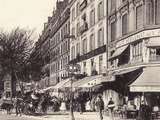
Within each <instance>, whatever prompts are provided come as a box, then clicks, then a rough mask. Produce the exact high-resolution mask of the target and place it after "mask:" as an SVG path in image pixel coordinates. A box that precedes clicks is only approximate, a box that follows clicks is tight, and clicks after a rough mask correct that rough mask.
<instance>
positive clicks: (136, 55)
mask: <svg viewBox="0 0 160 120" xmlns="http://www.w3.org/2000/svg"><path fill="white" fill-rule="evenodd" d="M132 54H133V59H136V60H138V59H140V58H142V42H137V43H134V44H133V46H132Z"/></svg>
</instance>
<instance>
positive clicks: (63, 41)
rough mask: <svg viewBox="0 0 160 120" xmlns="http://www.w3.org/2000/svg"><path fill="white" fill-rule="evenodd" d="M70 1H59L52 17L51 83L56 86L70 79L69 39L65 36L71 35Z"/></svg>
mask: <svg viewBox="0 0 160 120" xmlns="http://www.w3.org/2000/svg"><path fill="white" fill-rule="evenodd" d="M69 15H70V14H69V7H68V0H65V1H57V7H56V10H55V12H54V14H53V16H52V28H51V35H50V36H51V39H50V52H51V56H50V83H51V85H55V84H57V83H58V82H60V81H62V80H63V79H66V78H67V77H68V72H67V71H66V69H65V68H66V65H67V64H68V62H69V56H70V55H69V52H70V51H69V49H70V48H69V46H70V41H69V39H67V38H65V35H68V34H69V33H70V29H69V26H70V21H69V17H70V16H69Z"/></svg>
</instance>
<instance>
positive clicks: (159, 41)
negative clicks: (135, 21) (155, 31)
mask: <svg viewBox="0 0 160 120" xmlns="http://www.w3.org/2000/svg"><path fill="white" fill-rule="evenodd" d="M157 46H160V37H152V38H150V39H149V41H148V43H147V47H157Z"/></svg>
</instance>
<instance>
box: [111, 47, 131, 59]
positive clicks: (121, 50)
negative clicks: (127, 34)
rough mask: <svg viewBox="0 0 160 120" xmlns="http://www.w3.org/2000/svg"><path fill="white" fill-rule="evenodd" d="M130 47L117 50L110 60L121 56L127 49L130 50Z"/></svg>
mask: <svg viewBox="0 0 160 120" xmlns="http://www.w3.org/2000/svg"><path fill="white" fill-rule="evenodd" d="M128 46H129V45H126V46H122V47H120V48H117V49H116V51H115V52H114V53H113V55H112V56H111V58H110V59H113V58H115V57H117V56H119V55H121V54H122V53H123V52H124V51H125V50H126V49H127V48H128Z"/></svg>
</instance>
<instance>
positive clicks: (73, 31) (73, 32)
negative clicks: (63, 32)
mask: <svg viewBox="0 0 160 120" xmlns="http://www.w3.org/2000/svg"><path fill="white" fill-rule="evenodd" d="M72 35H75V28H74V27H73V28H72Z"/></svg>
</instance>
